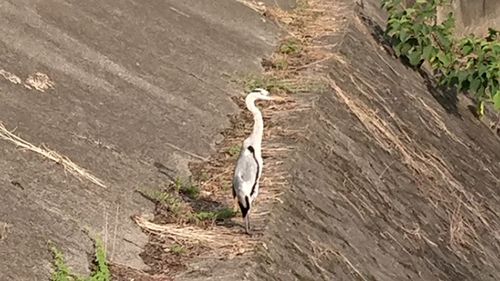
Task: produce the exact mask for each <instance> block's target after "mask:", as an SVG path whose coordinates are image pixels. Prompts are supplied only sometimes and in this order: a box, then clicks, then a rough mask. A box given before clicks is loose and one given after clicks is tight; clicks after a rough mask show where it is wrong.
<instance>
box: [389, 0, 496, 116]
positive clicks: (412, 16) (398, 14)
mask: <svg viewBox="0 0 500 281" xmlns="http://www.w3.org/2000/svg"><path fill="white" fill-rule="evenodd" d="M446 3H448V0H417V1H416V2H415V4H414V5H413V6H411V7H405V6H404V4H403V3H402V0H382V7H383V8H384V9H386V10H387V11H388V13H389V19H388V21H387V28H386V34H387V36H388V37H389V38H390V40H391V43H392V46H393V48H394V51H395V53H396V55H397V56H398V57H403V58H405V59H407V60H408V62H409V63H410V64H411V65H412V66H414V67H420V66H421V65H422V63H423V62H424V61H427V62H428V63H429V65H430V67H431V69H432V71H433V73H434V74H435V76H436V78H437V79H438V81H439V82H440V85H443V86H446V87H451V88H454V89H456V90H458V91H460V92H468V93H471V94H472V95H473V96H474V98H475V99H476V101H477V114H478V116H480V117H481V116H483V115H484V105H485V103H491V104H493V106H494V108H495V109H496V110H497V111H500V40H499V38H498V35H499V32H498V31H496V30H493V29H490V30H489V33H488V35H487V36H486V37H485V38H478V37H476V36H473V35H470V36H467V37H465V38H461V39H458V40H457V39H455V38H454V37H453V29H454V25H455V20H454V17H453V14H451V13H449V14H448V16H447V17H446V19H445V20H444V21H443V22H442V23H438V22H437V8H438V7H439V6H441V5H444V4H446Z"/></svg>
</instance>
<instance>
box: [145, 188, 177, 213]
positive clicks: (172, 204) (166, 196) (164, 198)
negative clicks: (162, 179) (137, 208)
mask: <svg viewBox="0 0 500 281" xmlns="http://www.w3.org/2000/svg"><path fill="white" fill-rule="evenodd" d="M141 194H142V195H144V196H145V197H146V198H148V199H149V200H151V201H153V202H155V203H159V204H162V205H165V206H167V207H168V209H169V211H171V212H172V213H173V214H178V213H179V212H180V210H181V204H182V202H181V200H180V199H179V198H178V196H176V195H175V194H173V193H171V192H168V191H157V190H155V191H151V190H146V191H141Z"/></svg>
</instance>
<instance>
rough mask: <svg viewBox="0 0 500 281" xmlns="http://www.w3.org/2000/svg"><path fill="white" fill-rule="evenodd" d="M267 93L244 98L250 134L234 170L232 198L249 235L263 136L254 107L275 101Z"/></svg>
mask: <svg viewBox="0 0 500 281" xmlns="http://www.w3.org/2000/svg"><path fill="white" fill-rule="evenodd" d="M275 99H276V98H273V97H271V96H270V95H269V92H268V91H266V90H264V89H260V88H257V89H255V90H253V91H252V92H250V93H249V94H248V95H247V97H246V98H245V104H246V107H247V109H248V110H249V111H250V112H251V113H252V114H253V120H254V124H253V130H252V134H250V136H249V137H248V138H246V139H245V140H244V141H243V145H242V147H241V150H240V155H239V157H238V161H237V162H236V167H235V169H234V177H233V198H234V199H237V201H238V205H239V207H240V210H241V214H242V215H243V219H244V220H245V232H246V233H247V234H250V219H249V213H250V209H251V206H252V202H253V201H254V200H255V198H256V197H257V195H258V194H259V180H260V177H261V175H262V166H263V164H264V163H263V160H262V152H261V147H262V136H263V134H264V120H263V119H262V113H261V112H260V110H259V109H258V108H257V106H255V102H256V101H257V100H275Z"/></svg>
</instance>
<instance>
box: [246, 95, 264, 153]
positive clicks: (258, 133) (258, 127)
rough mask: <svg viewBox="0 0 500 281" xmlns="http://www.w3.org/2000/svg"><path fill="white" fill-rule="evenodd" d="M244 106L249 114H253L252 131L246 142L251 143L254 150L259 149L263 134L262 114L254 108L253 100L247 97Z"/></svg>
mask: <svg viewBox="0 0 500 281" xmlns="http://www.w3.org/2000/svg"><path fill="white" fill-rule="evenodd" d="M245 104H246V106H247V108H248V110H249V111H250V112H252V114H253V122H254V123H253V130H252V134H251V135H250V137H249V138H248V139H247V141H248V142H250V143H252V144H253V145H254V146H256V147H255V149H259V150H260V147H261V144H262V136H263V134H264V121H263V120H262V113H261V112H260V110H259V109H258V108H257V106H255V98H253V97H248V98H247V99H246V100H245Z"/></svg>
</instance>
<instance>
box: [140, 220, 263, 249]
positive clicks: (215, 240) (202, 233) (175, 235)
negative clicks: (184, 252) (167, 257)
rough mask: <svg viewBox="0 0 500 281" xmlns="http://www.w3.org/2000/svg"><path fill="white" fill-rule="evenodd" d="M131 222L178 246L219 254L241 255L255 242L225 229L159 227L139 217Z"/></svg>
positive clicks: (175, 225) (179, 226)
mask: <svg viewBox="0 0 500 281" xmlns="http://www.w3.org/2000/svg"><path fill="white" fill-rule="evenodd" d="M133 220H134V221H135V222H136V223H137V225H138V226H140V227H141V228H142V229H144V230H146V231H148V232H151V233H153V234H156V235H161V236H166V237H168V238H170V239H172V240H173V241H175V242H176V243H178V244H180V245H185V244H200V245H201V246H203V247H207V248H210V249H212V250H214V251H217V252H218V253H219V254H223V253H228V252H231V253H236V254H238V255H241V254H244V253H246V252H248V251H250V250H251V249H252V248H253V247H254V246H255V245H256V242H257V241H256V240H255V239H251V238H248V237H246V236H237V235H234V232H233V231H231V230H229V229H228V228H225V227H214V228H213V229H204V228H199V227H196V226H183V225H177V224H164V225H160V224H155V223H152V222H149V221H148V220H146V219H144V218H142V217H139V216H135V217H133Z"/></svg>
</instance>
